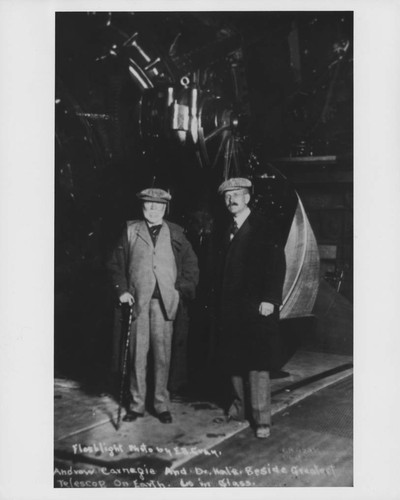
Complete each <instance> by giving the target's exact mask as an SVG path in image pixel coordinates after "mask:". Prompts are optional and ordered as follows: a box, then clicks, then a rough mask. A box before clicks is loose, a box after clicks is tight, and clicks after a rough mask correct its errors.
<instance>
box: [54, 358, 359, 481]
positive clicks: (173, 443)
mask: <svg viewBox="0 0 400 500" xmlns="http://www.w3.org/2000/svg"><path fill="white" fill-rule="evenodd" d="M284 369H285V373H284V374H283V375H285V376H283V377H282V378H277V379H273V380H272V414H273V415H277V414H278V413H280V412H282V411H283V410H285V409H286V408H288V407H290V406H293V405H296V404H297V403H298V402H299V401H301V400H303V399H305V398H307V397H308V396H311V395H312V394H314V393H316V392H317V391H319V390H321V389H323V388H326V387H328V386H331V385H332V384H335V383H336V382H338V381H340V380H343V379H345V378H348V377H349V376H350V375H351V374H352V371H353V369H352V357H350V356H343V355H337V354H326V353H319V352H308V351H299V352H297V353H296V354H295V355H294V356H293V358H292V359H291V360H290V361H289V362H288V363H287V365H286V366H285V368H284ZM54 397H55V400H54V410H55V417H54V424H55V434H54V438H55V442H54V451H55V474H54V486H55V487H80V486H81V487H82V486H83V487H88V486H92V487H96V486H106V487H107V486H108V487H123V486H130V487H133V486H140V484H142V486H161V484H157V480H158V479H157V478H158V477H160V476H161V475H165V473H166V472H167V473H169V471H171V474H173V472H172V471H175V472H176V471H181V470H182V467H183V469H184V466H185V464H186V463H187V462H188V461H190V460H194V459H199V458H203V459H207V458H210V459H211V458H214V459H215V458H218V456H219V453H220V451H219V450H218V449H217V446H218V445H220V443H222V442H223V441H226V440H228V439H229V438H231V437H232V436H234V435H236V434H238V433H239V432H241V431H243V430H244V429H246V427H248V424H247V423H238V422H233V421H231V422H227V421H226V418H225V416H224V412H223V410H222V408H220V407H218V406H216V405H215V404H214V403H210V402H208V401H204V400H189V399H187V400H186V399H185V400H183V399H182V400H179V399H175V400H173V402H172V413H173V417H174V421H173V423H172V424H169V425H165V424H161V423H160V422H159V421H158V420H157V419H156V418H155V417H154V416H152V415H151V414H146V415H145V416H144V417H143V418H140V419H138V420H137V421H135V422H132V423H126V422H121V425H120V428H119V429H118V430H117V429H116V425H115V423H116V416H117V404H116V402H115V400H114V399H113V398H111V397H110V396H109V395H107V394H88V393H86V392H85V391H84V390H83V389H82V388H81V387H80V385H79V384H77V383H76V382H73V381H71V380H66V379H56V380H55V392H54ZM138 469H140V470H141V472H140V471H138ZM152 471H153V472H152ZM151 481H153V482H152V483H151ZM80 482H83V483H85V484H83V483H82V484H79V483H80ZM89 483H90V484H89ZM92 483H96V484H92ZM167 485H168V484H167Z"/></svg>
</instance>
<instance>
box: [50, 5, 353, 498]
mask: <svg viewBox="0 0 400 500" xmlns="http://www.w3.org/2000/svg"><path fill="white" fill-rule="evenodd" d="M353 46H354V44H353V12H351V11H284V12H283V11H282V12H281V11H240V12H239V11H224V12H218V11H214V12H207V11H202V12H196V11H190V12H189V11H188V12H184V11H180V12H177V11H176V12H162V11H151V12H150V11H148V12H145V11H140V12H133V11H132V12H125V11H124V12H100V11H99V12H86V11H80V12H61V11H60V12H56V13H55V82H54V107H55V175H54V181H55V186H54V188H55V226H54V228H55V247H54V248H55V267H54V278H55V290H54V488H141V487H144V488H170V487H175V488H176V487H182V488H189V487H192V488H207V487H211V488H223V487H228V488H231V487H238V488H252V487H333V486H334V487H351V486H353Z"/></svg>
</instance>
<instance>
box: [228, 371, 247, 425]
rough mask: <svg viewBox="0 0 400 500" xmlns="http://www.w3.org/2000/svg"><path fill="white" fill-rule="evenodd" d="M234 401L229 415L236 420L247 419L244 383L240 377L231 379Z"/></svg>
mask: <svg viewBox="0 0 400 500" xmlns="http://www.w3.org/2000/svg"><path fill="white" fill-rule="evenodd" d="M231 383H232V388H233V394H234V400H233V403H232V404H231V406H230V408H229V410H228V415H229V416H230V417H231V418H233V419H235V420H244V419H245V399H244V382H243V377H242V376H240V375H233V376H232V377H231Z"/></svg>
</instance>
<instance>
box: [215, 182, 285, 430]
mask: <svg viewBox="0 0 400 500" xmlns="http://www.w3.org/2000/svg"><path fill="white" fill-rule="evenodd" d="M251 187H252V184H251V182H250V180H248V179H244V178H232V179H229V180H227V181H225V182H223V183H222V184H221V186H220V187H219V189H218V191H219V193H220V194H222V195H223V197H224V203H225V206H226V208H227V209H228V211H229V212H230V214H231V216H232V218H231V225H230V226H229V228H227V230H226V232H225V234H224V236H223V241H222V250H221V260H220V269H221V278H220V346H221V361H222V366H223V368H224V369H225V370H226V373H228V374H229V376H230V379H231V383H232V388H233V394H234V401H233V403H232V405H231V407H230V408H229V410H228V415H229V416H230V417H231V418H233V419H237V420H243V419H245V387H246V386H247V382H248V385H249V388H250V403H251V413H252V419H253V421H254V424H255V427H256V435H257V437H259V438H266V437H268V436H269V434H270V426H271V389H270V377H269V371H270V370H273V369H275V368H277V365H278V362H279V352H278V351H277V347H278V346H279V331H278V321H279V307H280V305H281V303H282V289H283V283H284V279H285V272H286V265H285V254H284V249H283V247H282V244H281V242H280V239H279V236H278V232H277V231H275V230H274V229H273V227H272V224H271V223H270V222H269V221H268V220H267V219H266V217H265V216H262V215H260V214H257V213H254V212H252V211H251V210H250V208H249V206H248V205H249V202H250V190H251Z"/></svg>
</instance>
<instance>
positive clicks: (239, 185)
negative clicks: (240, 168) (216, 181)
mask: <svg viewBox="0 0 400 500" xmlns="http://www.w3.org/2000/svg"><path fill="white" fill-rule="evenodd" d="M251 186H252V184H251V181H250V180H249V179H245V178H244V177H232V178H231V179H228V180H227V181H224V182H223V183H222V184H221V185H220V186H219V188H218V193H220V194H222V193H225V191H233V190H234V189H243V188H247V189H249V188H251Z"/></svg>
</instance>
